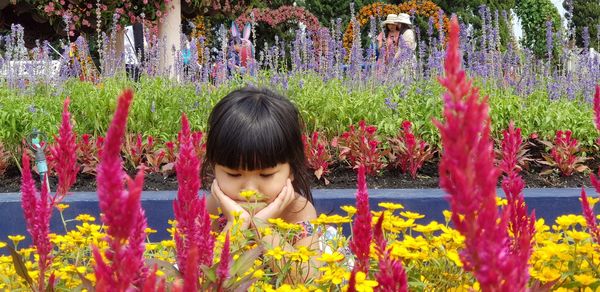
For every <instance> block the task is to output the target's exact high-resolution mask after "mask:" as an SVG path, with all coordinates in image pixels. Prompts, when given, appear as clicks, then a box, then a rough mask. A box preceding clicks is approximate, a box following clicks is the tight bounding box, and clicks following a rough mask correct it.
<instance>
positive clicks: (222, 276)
mask: <svg viewBox="0 0 600 292" xmlns="http://www.w3.org/2000/svg"><path fill="white" fill-rule="evenodd" d="M230 257H231V256H230V250H229V232H227V234H226V235H225V243H223V250H222V251H221V260H220V262H219V267H217V279H218V280H217V281H218V282H217V285H218V286H217V291H224V288H223V283H224V282H225V280H226V279H227V278H228V277H229V262H230V260H231V259H230Z"/></svg>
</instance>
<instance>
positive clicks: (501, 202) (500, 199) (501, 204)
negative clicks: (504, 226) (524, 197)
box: [496, 197, 508, 207]
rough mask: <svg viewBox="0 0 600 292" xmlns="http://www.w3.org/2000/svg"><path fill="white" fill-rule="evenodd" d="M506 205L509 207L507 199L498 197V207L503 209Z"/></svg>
mask: <svg viewBox="0 0 600 292" xmlns="http://www.w3.org/2000/svg"><path fill="white" fill-rule="evenodd" d="M506 205H508V201H507V200H506V199H503V198H500V197H496V206H498V207H501V206H506Z"/></svg>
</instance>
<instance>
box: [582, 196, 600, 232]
mask: <svg viewBox="0 0 600 292" xmlns="http://www.w3.org/2000/svg"><path fill="white" fill-rule="evenodd" d="M581 208H582V209H583V217H585V221H586V223H587V226H588V231H589V233H590V235H591V236H592V238H593V239H594V242H596V243H600V227H598V223H596V216H595V214H594V209H592V207H591V206H590V202H589V201H588V198H587V195H586V193H585V189H584V188H581Z"/></svg>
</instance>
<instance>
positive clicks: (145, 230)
mask: <svg viewBox="0 0 600 292" xmlns="http://www.w3.org/2000/svg"><path fill="white" fill-rule="evenodd" d="M144 232H146V234H152V233H156V230H154V229H152V228H150V227H146V229H144Z"/></svg>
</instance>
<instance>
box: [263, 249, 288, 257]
mask: <svg viewBox="0 0 600 292" xmlns="http://www.w3.org/2000/svg"><path fill="white" fill-rule="evenodd" d="M285 254H286V252H285V251H284V250H282V249H281V247H279V246H276V247H275V248H274V249H271V250H269V251H267V253H266V255H268V256H271V257H273V258H275V259H276V260H281V259H282V258H283V256H284V255H285Z"/></svg>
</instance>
